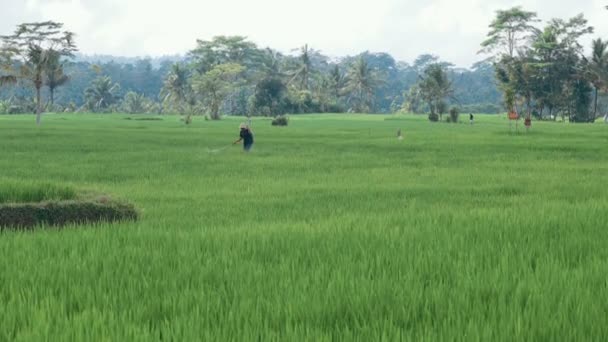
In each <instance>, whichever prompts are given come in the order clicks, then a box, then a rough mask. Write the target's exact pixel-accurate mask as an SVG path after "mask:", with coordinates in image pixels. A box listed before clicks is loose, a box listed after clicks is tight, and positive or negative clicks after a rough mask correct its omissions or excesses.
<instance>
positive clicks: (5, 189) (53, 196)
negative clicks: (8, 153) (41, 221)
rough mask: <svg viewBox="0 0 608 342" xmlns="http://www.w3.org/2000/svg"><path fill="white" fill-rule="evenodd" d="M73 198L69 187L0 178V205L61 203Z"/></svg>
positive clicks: (72, 192) (74, 196) (74, 193)
mask: <svg viewBox="0 0 608 342" xmlns="http://www.w3.org/2000/svg"><path fill="white" fill-rule="evenodd" d="M75 198H76V191H75V190H74V189H73V188H72V187H69V186H58V185H54V184H49V183H40V182H37V181H35V180H30V181H23V180H10V181H8V180H6V179H2V178H0V204H1V203H28V202H42V201H63V200H71V199H75Z"/></svg>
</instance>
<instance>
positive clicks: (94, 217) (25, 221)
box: [0, 197, 139, 230]
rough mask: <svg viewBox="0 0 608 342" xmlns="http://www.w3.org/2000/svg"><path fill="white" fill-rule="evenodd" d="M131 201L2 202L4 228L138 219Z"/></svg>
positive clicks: (0, 222)
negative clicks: (128, 202) (126, 202)
mask: <svg viewBox="0 0 608 342" xmlns="http://www.w3.org/2000/svg"><path fill="white" fill-rule="evenodd" d="M138 216H139V215H138V213H137V211H136V209H135V207H133V206H132V205H130V204H125V203H120V202H114V201H111V200H109V199H108V198H106V197H104V198H99V199H97V200H84V201H77V200H70V201H51V202H41V203H22V204H4V205H0V230H3V229H30V228H33V227H36V226H39V225H47V226H52V227H60V226H65V225H68V224H87V223H96V222H116V221H133V220H137V218H138Z"/></svg>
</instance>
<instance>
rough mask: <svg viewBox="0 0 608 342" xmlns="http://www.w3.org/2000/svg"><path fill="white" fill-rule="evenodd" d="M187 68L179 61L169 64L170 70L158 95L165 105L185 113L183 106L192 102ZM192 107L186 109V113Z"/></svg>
mask: <svg viewBox="0 0 608 342" xmlns="http://www.w3.org/2000/svg"><path fill="white" fill-rule="evenodd" d="M189 77H190V75H189V72H188V69H187V68H186V67H184V66H182V65H180V64H179V63H175V64H173V65H172V66H171V70H170V71H169V73H168V74H167V76H166V77H165V81H164V82H163V88H162V90H161V93H160V96H161V101H162V102H163V103H164V104H165V105H169V106H170V107H174V108H176V109H177V111H178V112H179V114H184V113H185V111H186V110H185V106H186V105H191V104H193V103H192V102H193V96H192V86H191V85H190V79H189ZM191 111H192V108H190V110H188V114H190V112H191Z"/></svg>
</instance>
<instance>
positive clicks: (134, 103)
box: [122, 91, 149, 114]
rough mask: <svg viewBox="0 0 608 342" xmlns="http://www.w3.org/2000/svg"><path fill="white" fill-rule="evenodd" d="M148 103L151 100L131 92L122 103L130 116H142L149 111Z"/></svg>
mask: <svg viewBox="0 0 608 342" xmlns="http://www.w3.org/2000/svg"><path fill="white" fill-rule="evenodd" d="M148 102H149V100H148V99H147V98H146V97H145V96H144V95H143V94H138V93H136V92H134V91H130V92H128V93H127V94H126V95H125V97H124V99H123V101H122V108H123V110H124V111H125V112H127V113H129V114H141V113H145V112H146V111H148V109H149V104H148Z"/></svg>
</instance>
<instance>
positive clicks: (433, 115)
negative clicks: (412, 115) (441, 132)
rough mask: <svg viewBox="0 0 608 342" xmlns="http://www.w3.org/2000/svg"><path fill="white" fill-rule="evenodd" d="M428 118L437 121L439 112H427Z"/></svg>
mask: <svg viewBox="0 0 608 342" xmlns="http://www.w3.org/2000/svg"><path fill="white" fill-rule="evenodd" d="M429 120H430V121H432V122H437V121H439V114H437V113H431V114H429Z"/></svg>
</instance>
